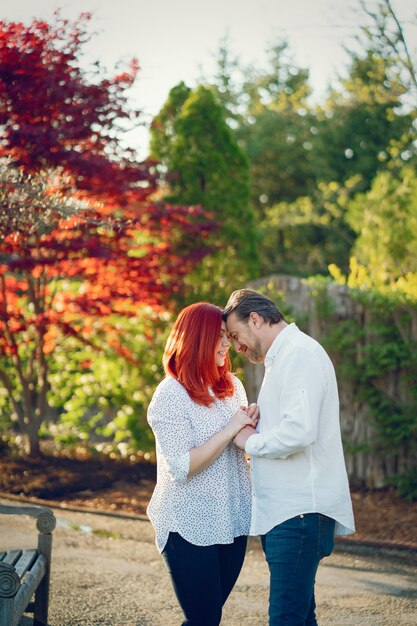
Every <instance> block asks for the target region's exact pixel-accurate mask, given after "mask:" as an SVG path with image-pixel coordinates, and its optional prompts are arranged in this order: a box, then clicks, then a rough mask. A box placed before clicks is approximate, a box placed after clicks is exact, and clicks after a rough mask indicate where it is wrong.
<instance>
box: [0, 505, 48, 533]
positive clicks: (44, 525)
mask: <svg viewBox="0 0 417 626" xmlns="http://www.w3.org/2000/svg"><path fill="white" fill-rule="evenodd" d="M0 514H3V515H30V516H31V517H35V518H36V528H37V529H38V531H39V532H40V533H42V534H43V535H46V534H48V533H51V532H52V531H53V530H54V528H55V526H56V518H55V515H54V514H53V512H52V511H51V509H49V508H48V507H46V506H37V505H32V504H30V505H24V506H22V505H15V504H4V503H0Z"/></svg>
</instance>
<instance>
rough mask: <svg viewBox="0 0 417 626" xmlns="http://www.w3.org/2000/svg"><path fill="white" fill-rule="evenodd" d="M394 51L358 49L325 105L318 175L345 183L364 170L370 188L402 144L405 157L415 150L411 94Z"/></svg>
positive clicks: (320, 126)
mask: <svg viewBox="0 0 417 626" xmlns="http://www.w3.org/2000/svg"><path fill="white" fill-rule="evenodd" d="M389 53H390V51H389V50H385V51H384V54H383V55H382V54H381V52H379V51H377V50H375V49H372V48H370V49H368V50H366V51H365V52H360V53H355V54H352V61H351V66H350V70H349V75H348V77H347V78H345V79H343V80H342V81H341V84H340V87H339V89H334V90H333V91H332V92H331V93H330V96H329V98H328V100H327V102H326V104H325V105H324V106H323V107H322V108H321V111H320V113H319V119H318V130H319V132H318V133H317V137H316V140H315V145H314V153H315V156H316V157H317V159H316V161H315V163H316V168H317V170H316V175H317V178H319V179H320V180H323V181H327V182H329V181H337V182H344V181H345V180H348V179H349V178H351V177H352V176H355V175H357V174H360V176H361V177H362V188H363V189H369V187H370V185H371V182H372V180H373V178H374V177H375V175H376V174H377V172H378V171H379V170H380V169H383V168H385V167H386V166H387V164H388V162H389V160H390V159H391V158H392V156H393V153H392V148H393V147H394V146H397V150H396V152H395V155H397V154H398V145H400V146H401V149H400V155H399V156H400V158H402V159H404V160H407V159H409V158H410V156H411V155H412V153H414V154H415V148H413V140H414V139H415V131H414V130H413V121H414V119H415V114H414V112H413V111H406V110H405V109H404V107H403V105H402V102H403V98H404V96H405V94H406V93H407V86H406V85H404V84H403V82H402V80H401V76H400V73H399V70H398V67H397V65H396V60H395V58H393V57H391V56H390V55H389Z"/></svg>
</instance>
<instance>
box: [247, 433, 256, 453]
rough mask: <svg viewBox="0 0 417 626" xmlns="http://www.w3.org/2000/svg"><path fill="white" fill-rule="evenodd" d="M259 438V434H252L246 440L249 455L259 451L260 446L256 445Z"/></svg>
mask: <svg viewBox="0 0 417 626" xmlns="http://www.w3.org/2000/svg"><path fill="white" fill-rule="evenodd" d="M258 439H259V434H256V435H251V436H250V437H249V439H248V440H247V442H246V445H245V452H246V454H249V456H253V455H254V454H256V452H257V451H258V446H257V445H256V442H257V440H258Z"/></svg>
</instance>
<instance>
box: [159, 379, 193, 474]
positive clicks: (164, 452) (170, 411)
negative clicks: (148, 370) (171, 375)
mask: <svg viewBox="0 0 417 626" xmlns="http://www.w3.org/2000/svg"><path fill="white" fill-rule="evenodd" d="M181 391H182V390H181V389H180V388H178V389H176V388H175V387H174V386H172V387H171V388H168V387H167V386H165V387H162V388H161V387H159V388H158V389H157V390H156V391H155V393H154V396H153V398H152V401H151V403H150V405H149V409H148V422H149V425H150V426H151V428H152V430H153V433H154V435H155V440H156V445H157V450H158V451H159V454H160V459H159V462H160V463H164V464H165V465H166V467H167V471H168V474H169V476H170V478H171V480H173V481H175V482H178V483H185V482H186V480H187V476H188V471H189V469H190V450H191V448H193V447H194V446H193V436H192V428H191V422H190V419H189V416H188V407H187V402H186V400H187V399H186V398H184V394H183V393H181Z"/></svg>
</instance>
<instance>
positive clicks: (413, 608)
mask: <svg viewBox="0 0 417 626" xmlns="http://www.w3.org/2000/svg"><path fill="white" fill-rule="evenodd" d="M55 514H56V515H57V518H58V527H57V529H56V530H55V531H54V547H53V569H52V585H51V604H50V626H178V625H179V624H181V612H180V611H179V609H178V608H177V604H176V600H175V597H174V594H173V591H172V589H171V585H170V581H169V579H168V576H167V574H166V571H165V569H164V565H163V563H162V561H161V558H160V556H159V554H158V552H157V551H156V548H155V546H154V543H153V532H152V528H151V526H150V524H149V523H148V522H147V521H141V520H131V519H121V518H114V517H110V516H101V515H95V514H90V513H76V512H70V511H60V510H56V511H55ZM11 519H13V528H12V530H10V527H7V521H9V522H10V520H11ZM35 543H36V532H35V530H34V521H33V520H31V519H26V518H21V517H14V518H7V517H6V516H0V545H1V547H5V548H11V547H22V546H24V547H30V546H31V545H34V544H35ZM350 550H351V548H350ZM416 566H417V557H416V556H415V555H414V556H413V555H403V556H401V557H400V556H399V555H395V554H393V553H391V554H389V555H387V553H383V554H382V553H381V552H380V551H378V550H373V551H370V550H367V551H362V550H359V551H357V552H355V553H353V552H351V551H349V552H344V551H341V550H340V549H339V550H337V551H336V552H335V553H334V554H333V555H332V556H331V557H330V558H328V559H325V560H324V561H323V562H322V565H321V566H320V569H319V574H318V578H317V604H318V618H319V624H320V626H345V625H346V626H406V625H407V626H414V625H415V624H416V623H417V618H416V616H417V576H416V573H417V567H416ZM267 598H268V571H267V567H266V564H265V561H264V558H263V554H262V550H261V549H260V544H259V542H258V540H257V539H253V540H251V541H250V545H249V549H248V553H247V557H246V560H245V564H244V567H243V570H242V572H241V575H240V577H239V580H238V582H237V584H236V587H235V589H234V590H233V592H232V594H231V596H230V598H229V599H228V601H227V603H226V606H225V608H224V613H223V620H222V626H266V625H267V623H268V620H267ZM29 624H31V620H29V619H28V618H23V619H22V621H21V624H20V626H29Z"/></svg>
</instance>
